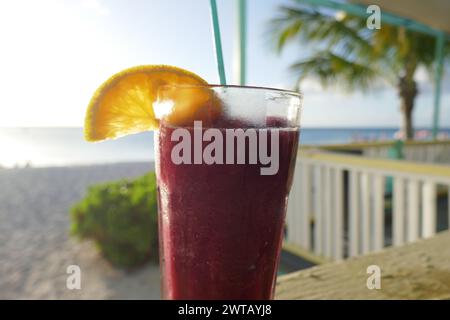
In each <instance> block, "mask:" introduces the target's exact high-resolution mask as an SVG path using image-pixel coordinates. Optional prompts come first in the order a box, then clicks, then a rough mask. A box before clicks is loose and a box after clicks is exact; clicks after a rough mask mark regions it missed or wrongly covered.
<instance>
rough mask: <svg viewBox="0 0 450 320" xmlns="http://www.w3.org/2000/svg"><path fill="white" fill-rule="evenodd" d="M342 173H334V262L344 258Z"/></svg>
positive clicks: (339, 171)
mask: <svg viewBox="0 0 450 320" xmlns="http://www.w3.org/2000/svg"><path fill="white" fill-rule="evenodd" d="M342 174H343V171H342V169H341V168H336V169H335V171H334V188H333V189H334V194H335V196H334V204H333V209H334V210H335V211H334V214H333V216H334V224H333V228H334V230H333V235H334V240H333V245H334V249H333V258H334V260H341V259H343V258H344V252H343V231H344V230H343V229H344V210H343V201H342V200H343V196H344V192H343V189H344V185H343V178H342Z"/></svg>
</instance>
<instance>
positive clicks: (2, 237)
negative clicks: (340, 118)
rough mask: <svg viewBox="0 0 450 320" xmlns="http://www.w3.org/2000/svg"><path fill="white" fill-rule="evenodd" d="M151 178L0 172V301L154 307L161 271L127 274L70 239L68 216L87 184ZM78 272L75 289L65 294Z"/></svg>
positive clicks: (113, 169) (57, 170)
mask: <svg viewBox="0 0 450 320" xmlns="http://www.w3.org/2000/svg"><path fill="white" fill-rule="evenodd" d="M150 170H153V165H151V164H149V163H131V164H111V165H93V166H78V167H54V168H23V169H0V299H159V297H160V288H159V269H158V266H156V265H154V264H149V265H147V266H146V267H144V268H143V269H141V270H139V271H137V272H134V273H131V274H127V273H125V272H123V271H120V270H116V269H114V268H112V267H111V266H110V265H109V264H108V263H107V262H106V261H105V260H104V259H103V258H102V257H101V256H100V255H99V254H98V252H97V251H96V249H95V247H94V246H93V244H92V243H90V242H79V241H78V240H76V239H73V238H71V237H70V236H69V227H70V220H69V208H70V207H71V206H72V205H73V203H75V202H76V201H78V200H80V199H81V198H82V197H83V195H84V194H85V192H86V187H88V186H89V185H91V184H94V183H98V182H104V181H110V180H115V179H119V178H129V177H136V176H139V175H142V174H144V173H146V172H148V171H150ZM69 265H78V266H80V268H81V289H80V290H69V289H67V287H66V280H67V277H68V274H67V273H66V272H67V267H68V266H69Z"/></svg>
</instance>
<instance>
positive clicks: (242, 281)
mask: <svg viewBox="0 0 450 320" xmlns="http://www.w3.org/2000/svg"><path fill="white" fill-rule="evenodd" d="M183 96H185V97H189V99H190V100H192V99H193V97H194V99H198V100H199V102H198V103H202V104H203V105H204V108H203V109H202V110H203V111H202V113H201V114H199V115H198V117H199V118H198V119H199V120H201V121H195V122H193V123H188V124H181V125H176V126H175V125H169V124H167V122H165V121H161V124H160V128H159V131H158V132H157V133H156V134H155V158H156V159H155V160H156V174H157V183H158V208H159V239H160V265H161V272H162V295H163V298H165V299H272V298H273V295H274V290H275V279H276V272H277V267H278V261H279V255H280V248H281V242H282V238H283V226H284V220H285V215H286V207H287V200H288V195H289V191H290V188H291V184H292V177H293V172H294V167H295V159H296V154H297V148H298V140H299V124H300V108H301V95H300V94H298V93H295V92H291V91H284V90H277V89H269V88H258V87H243V86H214V85H210V86H208V85H205V86H163V87H161V89H160V90H159V92H158V101H157V103H156V105H155V111H157V110H158V108H159V109H161V108H164V107H166V108H167V107H170V108H178V110H183V108H184V106H183ZM186 99H187V98H186ZM177 104H178V105H177ZM205 110H206V112H205ZM171 123H173V122H171Z"/></svg>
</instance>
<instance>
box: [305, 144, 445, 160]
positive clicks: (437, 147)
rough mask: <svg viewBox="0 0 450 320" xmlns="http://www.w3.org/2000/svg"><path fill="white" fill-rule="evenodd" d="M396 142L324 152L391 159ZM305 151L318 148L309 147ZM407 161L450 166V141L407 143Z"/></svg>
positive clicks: (339, 147)
mask: <svg viewBox="0 0 450 320" xmlns="http://www.w3.org/2000/svg"><path fill="white" fill-rule="evenodd" d="M394 144H395V142H394V141H383V142H363V143H361V142H356V143H350V144H341V145H339V144H337V145H324V146H320V149H322V150H328V151H333V152H359V153H360V154H361V155H363V156H365V157H369V158H383V159H387V158H389V149H391V148H392V147H393V146H394ZM304 148H305V149H313V148H317V146H315V147H314V146H307V147H304ZM403 153H404V157H405V160H408V161H416V162H426V163H442V164H450V140H435V141H406V142H404V145H403Z"/></svg>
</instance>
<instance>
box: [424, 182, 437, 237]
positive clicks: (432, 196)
mask: <svg viewBox="0 0 450 320" xmlns="http://www.w3.org/2000/svg"><path fill="white" fill-rule="evenodd" d="M422 196H423V198H422V205H423V217H422V237H423V238H428V237H431V236H433V235H434V234H435V233H436V184H435V183H434V182H429V181H426V182H424V184H423V193H422Z"/></svg>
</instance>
